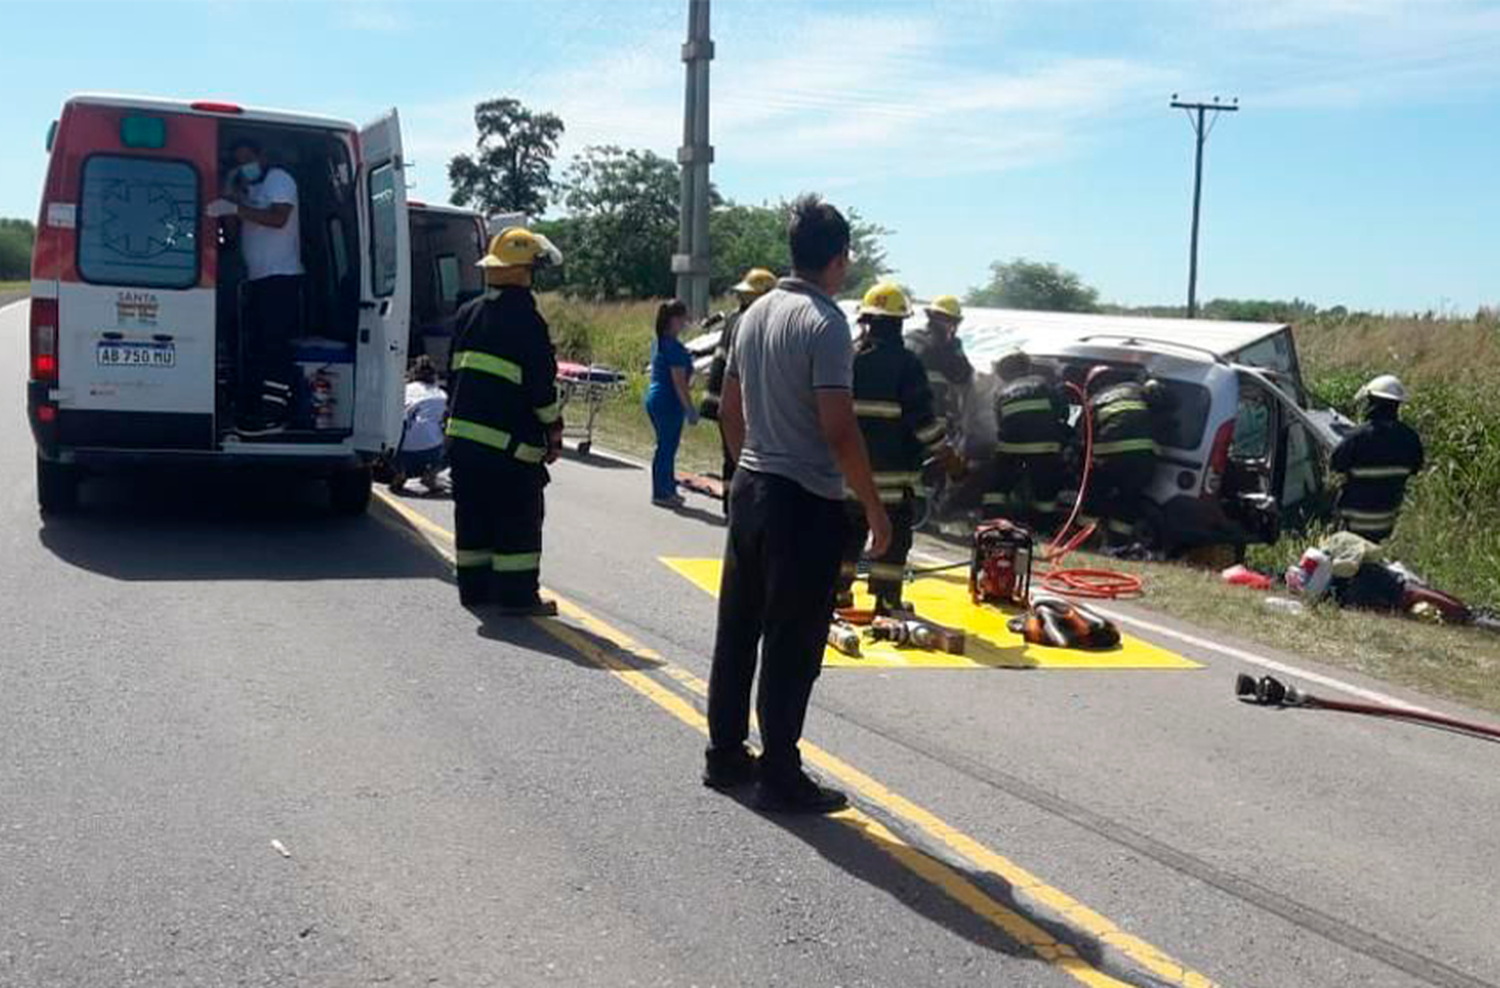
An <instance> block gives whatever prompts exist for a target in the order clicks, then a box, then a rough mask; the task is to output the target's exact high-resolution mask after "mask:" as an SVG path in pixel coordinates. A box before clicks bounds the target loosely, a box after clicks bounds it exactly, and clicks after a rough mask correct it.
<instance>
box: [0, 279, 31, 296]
mask: <svg viewBox="0 0 1500 988" xmlns="http://www.w3.org/2000/svg"><path fill="white" fill-rule="evenodd" d="M30 291H31V282H29V281H0V295H25V294H27V293H29V292H30Z"/></svg>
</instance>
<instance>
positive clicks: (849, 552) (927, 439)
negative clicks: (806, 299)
mask: <svg viewBox="0 0 1500 988" xmlns="http://www.w3.org/2000/svg"><path fill="white" fill-rule="evenodd" d="M910 315H911V304H910V303H909V302H908V301H907V298H906V293H905V292H903V291H902V290H901V289H900V288H898V287H897V286H895V285H885V284H882V285H876V286H875V287H874V288H871V289H870V290H869V291H868V292H866V293H865V297H864V303H863V304H862V305H861V306H860V308H859V322H860V324H861V325H862V326H864V329H865V331H864V335H862V336H861V337H860V338H859V340H858V341H857V342H856V343H855V345H854V414H855V415H856V416H858V418H859V431H860V433H861V434H862V435H863V436H864V440H865V448H866V449H867V450H868V451H869V454H870V469H871V470H872V471H874V477H875V486H876V488H877V489H878V490H879V492H880V500H881V503H882V504H884V505H885V509H886V511H887V512H888V513H889V514H890V519H891V544H890V547H889V548H888V549H886V551H885V552H883V553H879V554H877V555H875V556H872V558H871V560H870V593H871V594H872V595H873V596H874V597H875V611H876V613H878V614H890V613H892V612H894V611H900V610H903V609H904V608H903V605H902V602H901V588H902V585H903V584H904V583H905V581H906V557H907V555H908V554H909V553H910V552H911V546H912V523H913V521H914V518H913V515H914V513H915V512H914V510H913V501H914V500H915V497H916V486H917V483H918V482H919V481H920V479H921V473H922V467H923V464H924V463H925V462H926V461H927V460H929V459H935V458H937V459H942V460H944V461H946V462H947V463H948V464H949V465H950V466H951V464H952V463H953V462H955V461H956V457H955V456H954V455H953V453H952V451H951V450H950V449H949V448H948V445H947V441H948V428H947V424H946V423H945V422H944V421H943V420H942V419H941V418H939V417H938V416H937V415H936V414H935V413H934V411H933V407H932V406H933V399H932V389H931V387H930V386H929V385H928V383H927V371H926V369H925V368H924V367H923V366H922V361H921V359H920V358H919V357H918V356H917V355H916V354H914V353H912V352H911V351H910V350H908V349H906V345H905V343H904V342H903V341H902V339H901V326H902V324H903V322H905V320H906V318H907V317H908V316H910ZM846 513H847V515H848V521H849V537H848V538H847V539H846V540H845V542H844V561H843V564H842V566H841V568H840V570H839V592H838V596H837V597H836V598H835V604H836V606H838V607H841V608H843V607H853V606H854V579H855V576H856V575H857V572H858V566H859V557H860V554H861V553H862V552H863V551H864V548H865V539H866V538H867V537H868V535H869V528H868V526H866V524H865V515H864V508H863V506H862V505H861V504H860V503H859V501H858V500H855V499H853V498H852V497H851V498H850V500H849V501H848V502H847V511H846Z"/></svg>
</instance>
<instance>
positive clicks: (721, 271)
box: [708, 202, 891, 295]
mask: <svg viewBox="0 0 1500 988" xmlns="http://www.w3.org/2000/svg"><path fill="white" fill-rule="evenodd" d="M790 205H791V204H790V203H787V202H781V203H778V204H777V205H775V206H745V205H741V204H738V203H733V202H726V203H724V205H723V206H721V207H720V208H718V209H715V210H714V211H713V213H712V215H710V217H709V221H708V222H709V236H708V239H709V243H710V244H712V246H713V270H712V274H711V276H710V281H709V289H710V291H711V292H713V293H714V294H716V295H717V294H722V293H723V292H726V291H728V290H729V287H730V286H731V285H733V284H734V283H735V282H737V281H739V280H740V276H741V275H743V274H744V273H745V271H746V270H748V269H750V268H769V269H770V270H772V271H774V272H776V273H777V274H787V273H790V271H791V267H792V250H791V246H790V245H789V244H788V243H787V238H786V226H787V211H788V209H789V208H790ZM848 219H849V227H850V247H851V249H852V250H853V252H854V263H853V264H852V265H850V267H849V274H848V276H847V277H846V278H845V279H844V294H846V295H863V294H864V293H865V291H866V290H867V289H868V288H869V287H870V286H871V285H874V284H875V283H876V282H877V281H881V280H883V279H884V278H885V276H886V275H888V274H890V272H891V266H890V264H889V263H888V262H887V261H886V253H885V244H884V242H883V241H884V239H885V238H886V237H888V236H890V235H891V231H890V230H887V229H886V228H885V227H883V226H881V225H880V224H878V223H871V222H869V221H867V220H865V219H863V218H862V217H860V215H859V214H858V213H857V212H855V211H854V210H849V213H848Z"/></svg>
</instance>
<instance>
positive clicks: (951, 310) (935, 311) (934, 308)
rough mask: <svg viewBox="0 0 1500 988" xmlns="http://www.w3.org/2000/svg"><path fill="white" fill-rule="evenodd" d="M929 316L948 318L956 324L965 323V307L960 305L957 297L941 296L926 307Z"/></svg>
mask: <svg viewBox="0 0 1500 988" xmlns="http://www.w3.org/2000/svg"><path fill="white" fill-rule="evenodd" d="M926 309H927V314H928V315H929V316H946V317H947V318H949V319H951V320H953V321H954V322H963V320H964V307H963V306H962V305H960V304H959V302H958V296H957V295H939V296H938V297H937V298H935V299H933V300H932V301H931V302H928V303H927V305H926Z"/></svg>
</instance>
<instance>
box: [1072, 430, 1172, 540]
mask: <svg viewBox="0 0 1500 988" xmlns="http://www.w3.org/2000/svg"><path fill="white" fill-rule="evenodd" d="M1155 476H1156V457H1155V456H1153V455H1152V454H1151V453H1149V452H1140V453H1118V454H1116V455H1114V456H1106V457H1104V458H1102V459H1098V460H1095V461H1094V469H1093V471H1092V472H1091V473H1090V474H1089V497H1088V505H1087V506H1086V507H1087V509H1088V511H1089V513H1090V514H1092V515H1094V516H1095V517H1097V518H1099V519H1100V521H1101V522H1102V524H1103V527H1104V540H1105V542H1107V543H1108V544H1110V545H1127V544H1129V543H1130V542H1132V541H1133V540H1134V539H1135V537H1136V531H1135V529H1136V523H1137V522H1138V521H1140V518H1141V509H1142V507H1143V506H1144V501H1145V498H1146V491H1147V489H1148V488H1149V487H1150V486H1151V480H1152V478H1153V477H1155Z"/></svg>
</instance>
